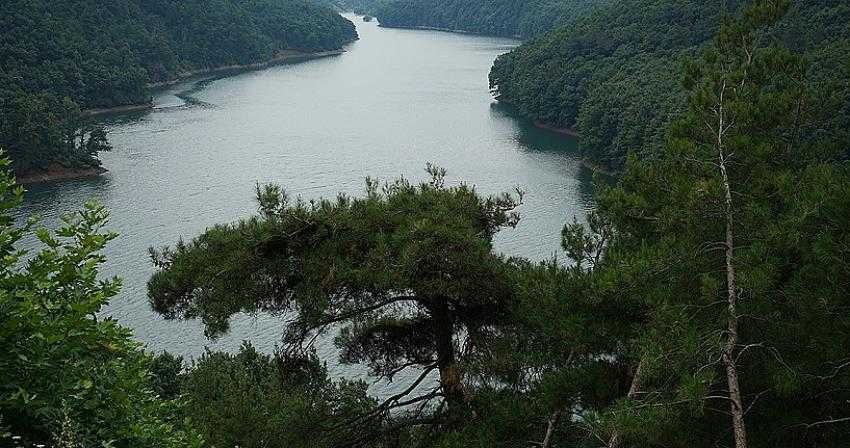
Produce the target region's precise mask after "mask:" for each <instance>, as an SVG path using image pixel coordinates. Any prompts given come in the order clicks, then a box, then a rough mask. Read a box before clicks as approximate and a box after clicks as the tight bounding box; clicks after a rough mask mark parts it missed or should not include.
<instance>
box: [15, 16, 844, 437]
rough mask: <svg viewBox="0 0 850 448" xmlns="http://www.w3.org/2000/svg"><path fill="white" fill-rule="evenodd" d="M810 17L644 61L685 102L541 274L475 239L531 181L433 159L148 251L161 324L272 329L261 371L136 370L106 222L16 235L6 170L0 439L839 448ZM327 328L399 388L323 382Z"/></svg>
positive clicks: (832, 179)
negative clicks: (418, 175) (381, 390)
mask: <svg viewBox="0 0 850 448" xmlns="http://www.w3.org/2000/svg"><path fill="white" fill-rule="evenodd" d="M821 6H823V8H821V9H820V14H821V15H807V16H806V17H805V18H803V17H801V16H799V15H798V14H799V13H800V10H799V9H798V8H799V5H796V6H795V5H794V4H792V3H790V2H788V1H784V0H753V1H751V2H747V3H746V4H745V5H741V6H740V7H735V14H730V16H728V17H726V18H724V19H723V20H719V24H717V25H716V27H714V29H713V30H711V29H710V28H711V26H710V25H708V24H706V25H705V26H706V30H705V32H706V33H708V34H710V35H711V36H710V37H694V38H693V42H695V43H694V44H693V46H698V47H699V48H691V47H690V46H689V47H688V48H690V50H689V51H690V53H689V54H688V56H689V57H687V58H685V57H683V55H681V54H678V53H677V55H676V56H671V58H670V59H669V60H668V61H667V62H666V63H660V62H657V60H656V62H653V63H656V64H659V65H658V66H655V65H652V64H651V63H650V62H647V64H649V65H647V67H646V68H645V70H646V72H649V71H652V70H660V69H661V66H663V65H665V64H666V66H667V68H668V70H669V71H670V72H674V73H675V74H677V75H676V76H677V79H676V82H675V84H674V85H675V86H676V88H675V90H674V91H673V92H670V95H671V96H672V97H674V98H673V101H674V102H675V103H676V104H678V105H679V106H677V107H676V108H674V109H673V110H672V111H671V112H670V116H669V118H668V119H667V120H665V121H664V124H663V125H661V127H662V128H663V138H658V139H650V140H649V141H648V142H646V143H644V144H645V145H646V148H647V149H646V150H645V153H642V152H643V151H644V149H642V147H635V150H634V151H626V152H625V153H624V155H623V157H624V159H625V161H624V163H623V164H622V171H621V175H620V176H619V177H618V179H617V180H616V182H614V183H613V184H612V183H611V182H605V181H602V180H600V182H598V185H597V188H596V193H595V199H596V206H595V207H594V209H593V210H591V211H589V212H588V213H587V215H586V216H584V217H582V219H581V220H579V219H576V220H574V221H573V222H569V223H566V225H565V226H564V228H563V232H562V240H561V251H560V252H559V254H560V255H559V256H560V257H561V258H560V259H558V258H552V259H550V260H547V261H542V262H534V261H530V260H527V259H524V258H520V257H508V256H505V255H503V254H500V253H498V252H497V251H496V250H495V249H494V243H493V242H494V239H495V238H496V237H497V235H498V234H499V232H500V231H502V230H506V229H514V230H513V231H517V232H521V231H523V230H522V216H521V215H520V214H519V213H518V208H519V207H520V205H521V204H522V202H523V196H524V192H523V191H522V190H519V189H517V190H514V191H509V192H505V193H502V194H496V195H489V196H488V195H484V194H482V193H480V192H479V191H478V190H477V189H476V188H474V186H471V185H467V184H464V183H457V182H452V181H450V179H449V178H448V177H447V173H446V170H444V169H441V168H439V167H436V166H433V165H428V167H427V171H428V174H429V178H428V179H426V180H425V181H423V182H419V183H414V182H411V181H408V180H405V179H396V180H390V181H386V182H379V181H376V180H374V179H367V180H366V184H365V188H364V191H363V192H362V194H360V195H354V196H352V195H346V194H341V195H339V196H338V197H336V198H329V199H324V200H315V201H305V200H302V199H301V198H299V197H294V196H290V195H288V194H287V193H286V191H285V190H284V189H283V188H282V187H280V186H278V185H258V186H257V189H256V201H257V203H258V206H259V208H258V210H259V212H258V214H257V215H256V216H253V217H249V218H245V219H241V220H239V221H237V222H234V223H231V224H220V225H216V226H213V227H211V228H209V229H207V230H206V231H205V232H203V233H202V234H201V235H199V236H197V237H195V238H193V239H191V240H188V241H183V240H180V241H177V242H176V243H175V244H174V245H172V246H170V247H164V248H153V249H151V259H152V262H153V264H154V266H155V267H156V271H155V273H154V274H153V275H152V277H151V278H150V280H149V282H148V296H149V299H150V304H151V306H152V307H153V309H154V310H156V311H157V312H158V313H160V314H161V315H162V316H164V317H165V318H167V319H198V320H200V321H201V322H202V323H203V325H204V327H205V331H206V334H207V335H209V336H210V337H216V336H219V335H222V334H225V333H227V332H228V331H229V323H230V319H231V318H232V317H233V316H235V315H239V314H243V313H269V314H272V315H282V314H284V313H286V315H287V319H286V323H287V325H286V328H285V331H284V336H283V339H282V340H281V341H280V342H281V345H280V347H279V348H278V349H277V350H276V351H275V353H273V354H264V353H260V352H258V351H257V350H256V349H255V348H254V347H253V346H252V345H251V344H250V343H245V344H243V346H242V347H241V349H240V350H239V351H238V352H236V353H218V352H209V351H208V352H207V353H206V354H204V355H203V356H201V357H200V358H199V359H196V360H194V361H185V360H183V359H180V358H178V357H175V356H172V355H170V354H167V353H164V354H159V355H157V356H153V355H151V354H150V353H148V352H146V351H145V350H144V348H143V347H141V346H140V345H139V344H138V343H136V342H134V341H133V340H132V339H131V337H130V333H129V331H128V330H127V329H125V328H123V327H121V326H120V325H118V324H117V323H116V322H115V321H114V320H112V319H109V318H104V317H103V316H102V315H100V314H99V311H100V310H101V307H102V306H103V305H104V304H105V303H106V302H107V301H108V300H109V299H110V298H112V297H114V296H115V295H116V294H117V292H118V290H119V288H120V286H121V282H120V280H118V279H104V278H102V277H101V276H99V275H98V273H99V269H100V267H101V266H102V265H103V264H104V263H107V262H108V260H106V259H105V258H104V257H103V256H102V255H101V253H100V252H101V251H102V249H103V248H104V247H105V246H106V245H107V244H108V243H109V242H110V241H112V240H113V239H114V238H116V237H117V235H115V234H114V233H111V232H109V231H107V230H105V229H106V228H107V227H108V213H107V211H106V210H105V209H104V208H103V207H102V206H100V205H98V204H96V203H89V204H86V206H85V207H84V208H83V209H82V210H81V211H79V212H77V213H76V214H74V215H72V216H68V217H66V218H65V219H64V220H63V222H62V224H61V225H60V228H59V229H57V230H55V231H48V230H45V229H41V228H39V227H38V224H37V222H35V221H33V220H29V221H24V222H21V221H20V220H16V219H13V217H12V212H13V210H14V209H15V207H17V205H18V204H19V203H20V201H21V197H22V195H23V190H22V189H20V188H16V187H15V184H16V182H15V180H14V178H13V176H12V175H11V173H10V170H9V162H8V161H7V160H2V161H0V235H2V237H0V253H2V255H3V256H2V257H0V445H3V446H6V445H11V446H19V447H27V448H29V447H35V446H44V445H48V446H57V447H85V448H88V447H94V446H106V447H116V448H130V447H140V446H145V447H146V446H163V447H170V448H177V447H201V446H210V447H232V446H239V447H243V448H269V447H280V448H284V447H285V448H302V447H303V448H331V447H377V448H402V447H404V448H407V447H424V448H460V447H494V446H497V447H511V448H513V447H516V448H519V447H528V446H539V447H542V448H551V447H565V446H569V447H577V448H591V447H594V448H598V447H606V448H626V447H634V448H637V447H641V448H668V447H681V448H685V447H688V448H716V447H735V448H772V447H783V448H810V447H846V446H848V445H850V353H848V347H850V313H848V311H850V295H848V293H847V292H848V291H850V228H848V225H847V223H848V222H850V163H848V158H847V155H848V148H850V142H848V128H847V126H846V122H845V120H846V118H845V117H846V115H847V109H848V102H847V92H846V89H847V87H848V81H850V76H848V75H850V74H848V73H847V72H846V70H847V69H848V68H850V67H848V66H847V61H846V58H847V53H846V52H845V51H844V47H842V45H843V44H844V41H843V40H842V39H843V38H841V35H840V32H842V31H843V30H844V29H845V27H846V26H847V23H846V22H845V23H843V24H836V23H834V22H832V20H834V18H835V16H834V15H833V14H834V13H835V12H836V11H838V10H840V9H841V8H838V7H836V8H833V9H831V8H827V7H826V6H828V5H826V4H821ZM833 6H834V5H833ZM647 12H649V10H648V11H647ZM809 12H812V11H809ZM646 17H647V18H649V17H651V14H648V13H647V15H646ZM700 17H701V16H700ZM696 18H697V16H694V19H695V20H696ZM624 20H625V19H624ZM821 20H824V22H823V23H821ZM659 29H660V28H659ZM697 29H699V28H698V27H697ZM636 32H637V33H638V34H640V33H641V30H636ZM682 33H683V34H682V35H681V36H676V35H675V33H674V32H673V30H672V29H671V32H670V34H671V37H670V41H669V43H668V44H665V45H668V46H670V47H675V48H678V47H677V45H678V46H681V45H680V42H678V40H679V39H682V38H684V37H683V36H685V35H687V34H688V33H687V32H685V31H684V30H682ZM830 33H835V34H834V35H835V36H837V37H836V38H835V39H834V40H833V43H834V45H826V44H824V42H823V40H822V38H823V36H828V35H830ZM588 36H589V37H592V35H588ZM818 36H821V37H818ZM830 39H831V38H830ZM544 40H545V39H544ZM592 41H593V42H595V43H594V45H599V44H600V42H606V41H596V40H592ZM610 43H611V45H614V46H615V47H617V48H619V47H620V46H621V45H620V44H617V43H615V42H610ZM633 44H634V45H635V46H636V47H640V45H650V46H652V45H656V44H653V43H651V42H648V41H646V40H638V41H636V42H634V43H633ZM576 45H578V44H576ZM623 45H625V44H623ZM675 48H674V49H675ZM679 51H684V50H682V49H681V48H679V49H678V50H676V52H679ZM676 52H674V53H676ZM652 54H653V53H652V52H646V55H645V57H647V58H651V55H652ZM653 67H655V68H653ZM842 70H845V71H842ZM625 79H626V78H622V80H621V82H626V81H625ZM647 126H649V125H647ZM652 126H656V124H652ZM654 132H657V131H654ZM646 154H651V155H652V157H645V156H644V155H646ZM32 238H35V239H37V240H38V241H39V242H40V249H38V250H35V251H33V252H30V253H26V252H23V251H21V250H19V249H18V247H19V246H20V244H21V241H23V240H25V239H32ZM320 336H325V337H328V336H331V337H334V342H335V345H336V347H337V348H338V355H339V361H340V362H341V363H344V364H345V363H349V364H359V365H363V366H365V367H366V368H367V369H368V371H369V373H370V374H371V375H372V377H373V378H380V379H384V380H388V381H392V382H397V384H398V385H400V387H399V388H398V389H397V390H398V393H395V394H394V395H390V396H388V397H382V398H381V399H378V398H376V397H373V396H370V395H369V394H368V393H367V384H366V383H364V382H361V381H349V380H342V379H332V378H330V376H329V374H328V371H327V368H326V367H325V366H324V365H323V364H322V362H321V361H320V360H319V359H318V358H317V357H316V354H315V345H314V343H315V341H316V338H318V337H320Z"/></svg>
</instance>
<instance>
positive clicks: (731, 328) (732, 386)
mask: <svg viewBox="0 0 850 448" xmlns="http://www.w3.org/2000/svg"><path fill="white" fill-rule="evenodd" d="M725 90H726V85H725V84H724V86H723V90H721V93H720V103H719V105H718V110H717V115H718V127H717V141H716V148H717V154H718V160H719V166H720V175H721V177H722V178H723V189H724V196H725V197H724V199H725V201H724V202H725V215H726V241H725V258H726V292H727V312H728V316H727V317H728V319H729V322H728V326H727V334H726V344H725V345H724V347H723V364H724V366H725V367H726V382H727V384H728V386H729V401H730V408H731V412H732V429H733V430H734V434H735V447H736V448H747V429H746V425H745V424H744V406H743V400H742V398H741V386H740V381H739V379H738V366H737V362H736V360H735V352H736V348H737V346H738V310H737V307H738V287H737V283H736V275H735V234H734V216H733V208H732V188H731V186H730V184H729V175H728V172H727V170H726V162H727V161H726V153H725V149H724V147H723V137H724V133H725V130H726V123H725V122H724V119H725V117H724V113H725V111H724V108H723V94H724V93H725Z"/></svg>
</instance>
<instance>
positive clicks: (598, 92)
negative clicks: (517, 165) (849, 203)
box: [490, 0, 850, 170]
mask: <svg viewBox="0 0 850 448" xmlns="http://www.w3.org/2000/svg"><path fill="white" fill-rule="evenodd" d="M741 3H742V2H740V1H728V2H699V1H693V0H654V1H651V2H646V1H639V0H625V1H621V2H616V3H612V4H610V5H607V6H601V7H599V8H597V9H596V10H595V11H594V12H593V13H592V14H590V15H589V16H587V17H585V18H582V19H580V20H579V21H578V22H576V23H574V24H572V25H569V26H564V27H561V28H559V29H557V30H555V31H552V32H550V33H548V34H546V35H544V36H542V37H540V38H538V39H536V40H534V41H531V42H528V43H526V44H525V45H522V46H521V47H519V48H518V49H516V50H515V51H513V52H511V53H509V54H507V55H504V56H502V57H500V58H499V59H498V60H497V61H496V63H495V64H494V66H493V69H492V72H491V75H490V83H491V87H492V88H493V90H494V92H495V94H496V95H497V97H498V99H499V100H500V101H502V102H504V103H507V104H510V105H511V106H513V107H514V108H515V109H516V110H517V111H519V112H520V113H521V114H524V115H526V116H528V117H530V118H531V119H533V120H535V121H538V122H541V123H543V124H547V125H552V126H556V127H562V128H571V129H573V130H575V131H577V132H578V133H579V134H580V136H581V137H580V143H581V148H582V151H583V153H584V155H585V156H586V157H587V158H588V159H590V160H592V161H594V162H595V163H597V164H599V165H602V166H604V167H605V168H608V169H613V170H618V169H620V168H621V167H622V165H623V162H624V160H625V156H626V154H627V153H628V152H630V151H637V152H647V151H650V150H651V148H652V147H658V145H659V144H660V143H661V141H662V140H663V137H664V133H665V128H666V125H667V124H668V123H669V122H670V119H671V117H672V116H673V114H675V112H676V111H678V110H681V108H682V107H683V106H684V97H683V95H682V94H681V92H682V88H681V82H680V81H681V79H682V77H683V70H682V69H681V67H682V66H683V62H685V61H686V60H688V59H689V58H692V57H693V56H694V55H696V54H697V53H698V51H699V50H700V49H701V48H703V47H704V46H705V45H706V44H707V43H708V42H709V39H710V37H711V36H712V34H713V30H715V29H716V28H717V26H718V25H719V24H720V22H721V17H723V16H724V15H729V14H735V13H737V11H738V9H739V8H740V5H741ZM766 33H767V35H766V36H765V38H766V39H768V40H773V41H780V42H782V43H784V44H786V45H788V46H789V47H791V48H794V49H795V50H799V51H805V52H808V53H809V56H810V58H811V59H812V62H813V64H812V66H811V67H810V69H809V71H808V73H807V74H806V75H805V79H806V81H807V82H810V83H825V82H833V83H834V82H840V81H836V80H838V79H846V78H842V73H844V74H846V70H847V61H848V60H850V59H848V58H850V56H848V55H850V51H848V49H850V40H849V39H850V6H848V5H847V4H846V2H842V1H839V0H800V1H796V2H793V4H792V7H791V10H790V12H789V13H788V15H787V16H786V17H785V19H784V20H783V21H782V22H781V23H779V24H778V25H776V26H775V27H773V28H771V29H770V30H768V31H766ZM840 90H841V91H843V92H844V94H845V95H846V94H847V89H846V85H845V86H844V87H843V88H842V89H840ZM844 98H845V100H846V96H845V97H844ZM822 100H826V99H825V98H824V99H822ZM833 100H836V99H835V98H833ZM839 101H841V100H839ZM845 118H846V116H845Z"/></svg>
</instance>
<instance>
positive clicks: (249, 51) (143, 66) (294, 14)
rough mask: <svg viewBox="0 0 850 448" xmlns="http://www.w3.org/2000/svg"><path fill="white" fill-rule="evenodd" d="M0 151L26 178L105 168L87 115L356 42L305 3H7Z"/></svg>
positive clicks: (1, 47) (3, 10)
mask: <svg viewBox="0 0 850 448" xmlns="http://www.w3.org/2000/svg"><path fill="white" fill-rule="evenodd" d="M0 27H1V28H2V29H3V34H2V36H0V64H1V65H0V123H2V125H0V126H2V127H0V147H3V148H5V149H6V150H7V151H8V152H9V155H10V156H11V158H12V160H13V166H14V168H15V171H16V172H18V173H31V172H34V171H40V170H45V169H47V168H48V167H49V166H50V165H51V164H57V163H58V164H61V165H65V166H92V165H95V166H96V165H97V164H98V161H97V156H96V155H97V152H98V151H101V150H104V149H107V148H108V145H107V143H106V139H105V136H104V135H103V132H102V130H100V129H98V128H97V127H89V126H87V125H86V122H85V120H84V114H83V113H82V112H81V110H85V109H93V108H106V107H113V106H121V105H129V104H138V103H144V102H147V101H149V98H150V90H149V84H151V83H157V82H162V81H168V80H171V79H174V78H175V77H178V76H180V75H181V74H184V73H187V72H191V71H195V70H203V69H209V68H216V67H221V66H231V65H245V64H252V63H257V62H261V61H266V60H270V59H272V58H274V57H275V56H277V55H279V54H280V53H281V52H285V51H288V50H297V51H302V52H315V51H323V50H335V49H339V48H341V47H342V46H343V45H344V44H346V43H348V42H350V41H352V40H354V39H356V37H357V35H356V31H355V30H354V26H353V25H352V24H351V23H350V22H349V21H347V20H345V19H344V18H342V17H340V16H339V15H338V14H336V13H335V12H332V11H331V10H330V9H327V8H321V7H318V6H312V5H309V4H307V3H305V2H302V1H300V0H250V1H249V0H213V1H199V0H186V1H176V0H152V1H148V0H145V1H142V0H118V1H103V0H71V1H61V2H58V1H42V0H35V1H31V0H20V1H18V0H11V1H4V2H2V4H0Z"/></svg>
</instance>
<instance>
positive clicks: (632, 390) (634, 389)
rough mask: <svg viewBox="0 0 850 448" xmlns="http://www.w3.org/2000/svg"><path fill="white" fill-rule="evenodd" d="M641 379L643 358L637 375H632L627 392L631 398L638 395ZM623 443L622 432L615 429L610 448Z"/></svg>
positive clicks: (618, 446)
mask: <svg viewBox="0 0 850 448" xmlns="http://www.w3.org/2000/svg"><path fill="white" fill-rule="evenodd" d="M641 381H643V360H641V361H640V362H639V363H638V366H637V369H635V375H634V376H633V377H632V385H631V386H630V387H629V393H628V394H626V398H628V399H629V400H631V399H634V398H635V396H637V394H638V392H640V386H641ZM622 444H623V436H622V434H620V431H617V430H614V433H613V434H611V438H610V439H608V448H620V446H621V445H622Z"/></svg>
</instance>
